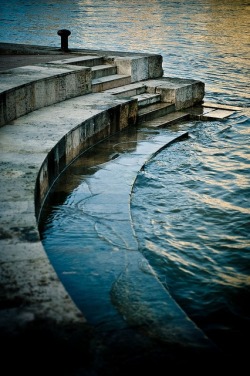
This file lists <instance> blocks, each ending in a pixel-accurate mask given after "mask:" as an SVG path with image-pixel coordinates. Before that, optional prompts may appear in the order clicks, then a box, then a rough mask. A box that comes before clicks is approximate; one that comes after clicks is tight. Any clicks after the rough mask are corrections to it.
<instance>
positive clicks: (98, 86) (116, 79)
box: [92, 74, 131, 93]
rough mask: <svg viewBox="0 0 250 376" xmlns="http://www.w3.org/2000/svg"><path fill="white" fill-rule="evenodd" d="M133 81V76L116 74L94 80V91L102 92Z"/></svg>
mask: <svg viewBox="0 0 250 376" xmlns="http://www.w3.org/2000/svg"><path fill="white" fill-rule="evenodd" d="M130 83H131V76H127V75H124V74H114V75H111V76H106V77H100V78H96V79H94V80H92V92H93V93H100V92H102V91H106V90H108V89H112V88H115V87H118V86H123V85H127V84H130Z"/></svg>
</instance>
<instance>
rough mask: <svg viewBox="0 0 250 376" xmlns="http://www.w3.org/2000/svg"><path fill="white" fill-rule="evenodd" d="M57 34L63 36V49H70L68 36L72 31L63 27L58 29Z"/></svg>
mask: <svg viewBox="0 0 250 376" xmlns="http://www.w3.org/2000/svg"><path fill="white" fill-rule="evenodd" d="M57 34H58V35H60V37H61V50H62V51H68V50H69V49H68V37H69V35H70V34H71V31H69V30H66V29H62V30H58V32H57Z"/></svg>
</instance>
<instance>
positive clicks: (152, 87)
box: [146, 77, 205, 111]
mask: <svg viewBox="0 0 250 376" xmlns="http://www.w3.org/2000/svg"><path fill="white" fill-rule="evenodd" d="M146 84H147V91H148V92H149V93H159V94H161V99H162V101H163V102H169V103H174V104H175V108H176V111H178V110H181V109H185V108H188V107H192V106H194V105H195V104H197V103H201V101H202V99H203V98H204V95H205V84H204V83H203V82H201V81H197V80H192V79H183V78H178V77H162V78H161V79H160V80H149V81H147V83H146Z"/></svg>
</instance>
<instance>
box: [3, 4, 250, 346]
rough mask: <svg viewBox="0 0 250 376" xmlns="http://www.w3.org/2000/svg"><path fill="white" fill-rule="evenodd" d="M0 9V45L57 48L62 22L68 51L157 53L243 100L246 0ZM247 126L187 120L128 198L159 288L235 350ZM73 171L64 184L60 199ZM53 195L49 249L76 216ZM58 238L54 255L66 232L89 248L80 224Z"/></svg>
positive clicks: (239, 334) (227, 97)
mask: <svg viewBox="0 0 250 376" xmlns="http://www.w3.org/2000/svg"><path fill="white" fill-rule="evenodd" d="M0 17H1V20H0V22H1V27H0V40H1V41H2V42H13V43H28V44H38V45H50V46H58V47H59V45H60V41H59V37H58V36H57V30H59V29H61V28H68V29H70V30H71V33H72V34H71V37H70V38H69V48H77V47H80V48H90V49H105V50H106V49H109V50H120V51H138V52H150V53H160V54H161V55H162V56H163V68H164V75H165V76H178V77H185V78H196V79H200V80H202V81H203V82H205V84H206V97H205V99H206V100H212V101H214V102H217V103H218V102H219V103H224V104H231V105H238V106H242V107H245V108H247V107H249V99H250V90H249V86H250V85H249V84H250V75H249V61H250V56H249V51H250V49H249V40H250V36H249V30H250V28H249V19H250V6H249V4H248V2H247V1H245V0H234V1H228V0H226V1H224V0H200V1H195V0H187V1H175V0H168V1H164V0H154V1H150V2H145V1H144V0H130V1H128V0H125V1H115V0H112V1H109V2H105V1H102V0H97V1H96V0H95V1H93V0H92V1H91V0H86V1H84V0H78V1H72V0H71V1H69V0H64V1H57V0H47V1H43V2H37V1H35V0H28V1H24V0H19V1H16V0H8V1H7V0H3V1H2V2H1V14H0ZM249 129H250V121H249V111H248V112H245V114H244V115H240V114H237V115H235V116H234V117H233V118H232V119H230V120H227V121H226V122H225V123H223V125H222V124H221V123H216V122H208V123H195V124H194V125H193V128H192V130H191V139H189V140H188V141H185V142H182V143H180V144H175V145H173V146H171V147H170V148H168V149H166V150H164V151H163V152H162V153H160V154H159V155H158V156H157V157H156V158H154V159H153V160H152V162H151V163H150V164H149V165H148V166H147V169H146V171H144V173H142V174H140V175H139V176H138V179H137V182H136V185H135V186H134V192H133V196H132V215H133V220H134V226H135V229H136V233H137V235H138V240H139V244H140V248H141V250H142V252H143V253H144V254H145V256H146V257H147V258H148V260H149V261H150V264H151V265H153V267H154V268H155V270H156V271H157V273H158V275H159V276H160V278H161V279H162V281H163V283H164V284H165V286H166V288H168V289H169V290H170V291H171V294H173V296H174V297H175V298H176V300H177V301H178V302H179V303H180V304H181V305H182V306H183V307H184V308H185V311H186V312H187V313H188V314H189V315H190V316H191V317H192V318H193V319H194V320H195V321H196V322H198V323H199V325H200V326H201V327H202V328H203V329H204V330H205V331H207V333H209V335H210V336H211V337H213V338H215V339H216V340H217V341H218V342H219V343H221V344H222V345H223V346H226V347H232V348H235V347H234V345H233V342H234V341H236V342H237V346H240V348H241V350H242V351H243V347H244V346H243V345H241V343H243V342H242V338H244V337H243V332H244V333H245V336H246V337H245V338H246V339H248V336H249V324H248V322H249V317H250V315H249V308H248V304H247V302H249V294H250V293H249V272H250V270H249V268H250V263H249V261H250V260H249V248H250V245H249V225H250V216H249V198H250V197H249V157H250V155H249V154H250V151H249ZM77 169H78V171H79V175H81V174H84V170H83V168H82V167H81V166H78V167H77ZM73 178H74V177H73V176H72V175H71V181H66V182H65V184H66V185H67V184H68V187H64V189H65V192H67V193H68V194H69V195H70V192H72V191H73V189H74V181H72V179H73ZM75 182H76V184H79V179H78V177H77V178H76V179H75ZM79 189H80V188H78V193H79ZM84 194H85V193H83V195H84ZM78 199H79V196H78ZM84 199H85V197H82V200H83V201H79V203H78V204H79V205H78V204H77V205H76V207H79V209H81V208H80V205H81V203H83V202H84ZM64 200H65V205H64V206H63V207H62V210H61V211H60V210H59V211H57V210H55V211H54V217H53V226H54V231H55V233H54V234H52V233H50V234H49V236H48V238H49V237H50V240H48V243H47V246H50V247H51V249H53V247H54V248H57V247H58V243H57V240H58V234H59V233H60V229H64V228H65V227H64V224H65V222H67V221H69V220H70V221H72V222H73V224H74V220H75V218H78V216H80V210H79V211H78V212H77V213H76V212H74V214H73V216H72V217H70V215H71V214H72V211H73V210H75V208H73V209H72V207H69V206H67V204H68V203H69V202H71V200H73V201H74V197H68V198H66V196H65V197H64ZM56 204H57V203H56V202H55V207H56ZM60 205H61V201H60V202H59V207H60ZM69 217H70V219H69ZM85 220H86V222H88V220H89V219H85ZM71 229H72V227H71ZM142 230H143V231H142ZM72 231H73V230H72ZM61 236H62V241H63V243H64V244H65V247H66V248H65V249H66V251H65V257H66V256H67V247H68V249H72V238H73V239H74V242H75V241H76V238H77V237H79V239H80V241H81V242H82V243H81V246H80V249H81V251H84V250H87V248H88V246H89V245H88V244H85V239H84V237H83V236H82V233H81V228H75V230H74V231H73V232H72V233H71V235H70V237H68V238H67V232H65V231H64V232H63V233H61ZM93 236H95V233H94V234H93ZM49 242H50V244H49ZM75 247H76V248H77V245H75ZM55 257H58V258H60V255H58V256H57V255H56V256H55ZM75 263H76V264H77V261H75ZM93 263H94V261H93ZM92 273H94V271H93V272H92ZM232 332H233V333H234V334H233V335H232ZM226 342H227V343H226Z"/></svg>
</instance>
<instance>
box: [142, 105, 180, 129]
mask: <svg viewBox="0 0 250 376" xmlns="http://www.w3.org/2000/svg"><path fill="white" fill-rule="evenodd" d="M174 111H175V105H174V104H173V103H166V102H160V103H153V104H150V105H148V106H146V107H142V108H140V109H139V110H138V124H141V123H143V122H145V121H150V120H153V119H156V118H158V117H161V116H164V115H167V114H169V113H171V112H174Z"/></svg>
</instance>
